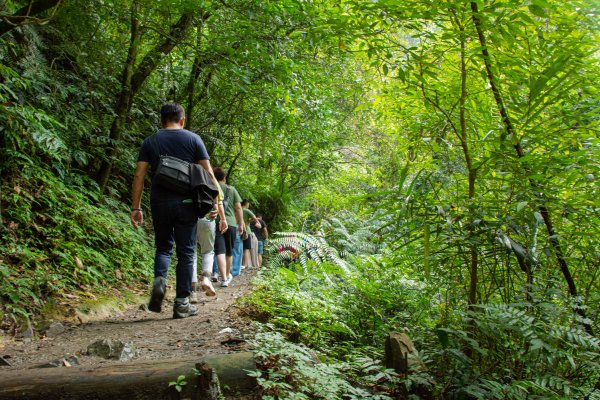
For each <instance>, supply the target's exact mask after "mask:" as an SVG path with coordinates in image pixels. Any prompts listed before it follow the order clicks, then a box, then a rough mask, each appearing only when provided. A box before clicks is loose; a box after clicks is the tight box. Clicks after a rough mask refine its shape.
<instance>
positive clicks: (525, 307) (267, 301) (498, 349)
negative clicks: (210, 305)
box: [246, 233, 600, 399]
mask: <svg viewBox="0 0 600 400" xmlns="http://www.w3.org/2000/svg"><path fill="white" fill-rule="evenodd" d="M279 236H280V237H279V238H277V239H275V240H274V241H273V243H271V246H270V249H271V251H272V252H277V255H276V256H275V257H273V255H269V256H270V257H272V258H271V260H270V263H268V264H267V267H266V268H265V269H263V271H262V274H261V283H260V284H259V285H260V286H259V288H258V290H256V291H254V293H252V295H251V296H250V297H249V298H248V299H247V300H246V301H247V304H250V305H252V306H253V307H255V308H256V309H257V310H258V313H259V314H260V315H261V317H262V320H263V322H264V321H265V320H266V321H268V323H269V326H271V327H272V328H273V329H275V330H277V331H278V332H281V333H282V334H283V335H284V337H286V338H287V339H288V340H291V341H293V342H301V343H302V345H292V344H291V343H285V344H284V343H282V342H281V341H282V340H283V339H281V338H277V339H273V337H272V335H273V334H269V335H271V336H269V338H268V340H267V339H264V338H263V339H264V340H263V341H262V342H261V345H260V347H259V348H260V349H261V351H263V352H264V353H265V354H266V355H265V356H264V357H266V360H267V361H265V362H266V365H267V370H268V371H267V372H268V373H267V375H262V376H261V377H263V378H264V379H266V381H265V382H262V383H261V384H262V385H263V388H265V390H266V392H265V393H267V394H269V393H271V394H270V395H274V394H273V393H275V395H278V396H280V395H282V394H281V393H288V394H289V395H290V396H292V394H290V393H293V394H294V396H296V395H297V396H300V397H293V396H292V397H284V398H305V397H302V396H304V395H307V393H311V395H313V396H318V394H314V393H313V392H312V391H311V390H312V389H310V388H306V387H304V386H302V385H301V383H299V382H297V381H296V380H295V378H294V379H292V378H289V375H290V374H292V372H291V371H293V372H294V374H296V375H294V376H301V377H304V378H303V379H307V380H308V381H311V379H312V378H310V377H306V376H305V375H306V374H309V372H307V371H304V372H298V371H297V370H298V369H309V370H310V368H312V366H307V361H306V357H308V356H306V354H311V353H310V352H308V353H306V352H307V351H308V350H306V348H305V347H304V346H308V347H310V348H313V349H319V351H320V352H321V354H323V355H325V356H326V357H328V360H329V361H330V365H328V366H327V368H332V365H336V367H335V371H337V372H334V371H331V370H328V371H325V370H322V371H320V373H321V374H323V375H327V374H329V376H337V377H339V376H338V375H336V373H338V372H340V373H341V371H345V372H344V374H346V373H349V372H348V371H346V370H344V368H342V367H340V365H341V364H343V363H351V362H352V360H353V359H357V356H356V355H357V354H359V353H361V352H363V353H364V352H367V353H368V355H369V356H370V357H374V359H375V360H376V359H377V358H380V357H381V353H382V349H383V340H384V338H385V336H386V334H387V333H388V332H390V331H408V332H409V335H410V336H411V338H412V339H413V341H414V342H415V343H416V345H417V348H418V349H419V350H420V351H419V355H420V357H421V361H423V363H422V364H421V367H422V368H421V369H419V370H414V371H411V373H410V374H408V375H407V376H403V377H399V379H398V380H397V382H401V383H402V384H403V385H404V387H405V388H407V390H409V392H410V388H411V386H413V385H420V386H421V387H423V386H425V387H428V388H430V389H431V392H432V393H433V394H434V396H435V397H436V398H453V399H462V398H475V399H526V398H527V399H542V398H552V399H570V398H584V397H585V396H587V395H589V394H590V393H592V392H593V391H594V385H595V383H596V382H598V379H599V378H600V363H599V362H598V358H597V354H598V352H599V350H600V347H599V343H600V342H599V341H598V339H596V338H594V337H593V336H590V335H589V334H587V333H586V332H585V331H583V330H582V329H580V328H579V326H578V324H577V321H576V320H575V318H574V316H573V313H572V312H571V307H572V305H571V304H570V302H569V301H568V299H567V298H565V297H564V296H561V295H560V292H558V291H552V292H543V291H542V290H541V289H538V288H532V290H535V291H534V292H531V293H527V294H526V295H524V299H523V301H522V302H521V303H516V304H503V303H498V304H481V305H479V306H477V309H476V310H471V311H468V312H467V311H461V309H460V308H458V307H456V306H454V304H455V301H454V300H451V299H447V298H446V296H447V294H445V292H444V291H445V290H446V289H445V288H444V287H443V286H439V285H433V284H429V283H427V282H422V281H421V280H413V279H410V277H411V276H415V275H417V273H418V272H416V271H415V269H414V268H413V265H412V264H411V262H412V260H411V259H410V258H404V259H403V258H402V257H399V256H398V255H397V254H392V255H385V254H383V255H374V256H369V257H364V256H363V257H354V258H352V259H351V262H348V261H346V260H341V259H339V260H341V261H343V262H342V263H340V262H336V261H334V260H336V258H335V257H333V258H331V257H328V256H327V254H336V257H337V253H336V252H335V250H334V249H331V248H329V247H330V246H329V245H328V244H327V242H326V241H325V240H324V239H323V238H315V237H313V236H311V235H307V234H298V233H290V234H281V235H279ZM282 246H283V248H284V251H290V250H289V249H288V250H285V247H286V246H287V247H290V246H291V247H292V248H294V251H293V252H292V253H293V255H294V257H293V258H289V257H288V258H287V259H285V257H283V256H281V253H282V251H280V250H281V248H282ZM307 249H312V250H310V252H309V251H308V250H307ZM303 254H304V255H305V257H302V255H303ZM310 254H313V255H310ZM342 265H343V267H342ZM458 304H459V307H460V304H461V303H460V302H459V303H458ZM448 307H452V309H449V310H446V308H448ZM440 310H443V312H440ZM436 326H437V327H436ZM267 336H268V335H267ZM288 346H289V347H288ZM301 349H302V350H301ZM278 352H279V353H278ZM298 352H299V353H300V354H304V355H303V356H302V357H301V356H299V355H297V354H296V353H298ZM280 353H281V354H288V353H291V354H293V355H294V356H293V357H292V358H291V359H289V358H286V357H287V356H280V357H279V358H277V357H275V356H274V355H275V354H280ZM294 357H295V358H294ZM309 364H310V363H309ZM344 365H348V364H344ZM269 368H271V369H269ZM320 368H325V367H320ZM311 371H312V372H310V373H314V371H313V370H311ZM292 375H293V374H292ZM359 375H360V374H359V373H357V371H355V372H354V373H349V375H346V376H353V377H354V378H353V379H357V378H356V376H359ZM307 376H308V375H307ZM332 379H333V378H332ZM335 379H337V378H335ZM307 385H308V384H307ZM366 386H368V384H366ZM330 387H336V388H337V387H339V385H338V384H337V383H336V384H331V385H330ZM363 387H364V386H363ZM285 390H288V392H285ZM336 390H337V389H336ZM340 390H341V389H340ZM298 391H299V392H300V393H302V394H301V395H300V394H297V392H298ZM347 396H350V395H347ZM267 398H268V397H267ZM315 398H319V397H315ZM331 398H335V397H331ZM338 398H340V397H338ZM415 398H416V397H415Z"/></svg>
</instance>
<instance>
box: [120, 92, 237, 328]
mask: <svg viewBox="0 0 600 400" xmlns="http://www.w3.org/2000/svg"><path fill="white" fill-rule="evenodd" d="M160 116H161V126H162V128H161V129H159V130H158V131H157V132H156V134H155V135H152V136H149V137H147V138H146V139H144V141H143V143H142V145H141V146H140V150H139V155H138V159H137V165H136V169H135V173H134V176H133V184H132V207H131V222H132V224H133V226H134V228H135V229H137V228H138V227H139V226H140V225H141V224H142V223H143V222H144V218H143V214H142V209H141V202H142V194H143V191H144V178H145V176H146V174H147V173H148V170H150V171H151V175H152V176H153V177H154V174H155V172H156V169H157V166H158V164H159V162H160V156H161V155H168V156H173V157H177V158H179V159H181V160H183V161H187V162H190V163H198V164H200V165H201V166H202V167H203V168H204V169H205V170H206V171H207V172H208V174H209V176H210V177H211V179H213V180H214V181H215V184H217V181H216V179H215V176H214V174H213V171H212V168H211V166H210V162H209V156H208V152H207V151H206V147H205V146H204V142H203V141H202V139H201V138H200V136H198V135H197V134H195V133H193V132H190V131H188V130H186V129H183V126H184V122H185V113H184V110H183V107H182V106H181V105H179V104H176V103H168V104H164V105H163V106H162V107H161V110H160ZM217 186H218V185H217ZM190 197H191V196H190V195H185V194H179V193H177V192H175V191H173V190H171V189H168V188H166V187H164V186H161V185H159V184H153V185H152V189H151V192H150V208H151V210H152V224H153V228H154V245H155V248H156V252H155V255H154V282H153V284H152V294H151V296H150V301H149V304H148V309H149V310H150V311H152V312H157V313H159V312H161V309H162V302H163V299H164V297H165V292H166V290H167V272H168V270H169V265H170V263H171V256H172V255H173V242H175V245H176V251H177V267H176V270H175V276H176V283H175V303H174V304H173V318H186V317H190V316H193V315H196V314H198V308H197V307H196V306H195V305H193V304H191V302H190V300H189V297H190V293H191V290H192V273H193V262H194V253H195V248H196V231H197V226H196V224H197V221H198V217H197V215H196V210H195V208H194V204H193V200H192V199H191V198H190ZM220 208H222V206H221V207H220ZM220 228H226V221H225V222H223V223H222V224H221V225H220Z"/></svg>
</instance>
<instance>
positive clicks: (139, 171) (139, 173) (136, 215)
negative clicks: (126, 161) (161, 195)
mask: <svg viewBox="0 0 600 400" xmlns="http://www.w3.org/2000/svg"><path fill="white" fill-rule="evenodd" d="M149 166H150V164H149V163H148V162H146V161H138V162H137V165H136V167H135V172H134V174H133V183H132V184H131V223H132V224H133V227H134V228H135V229H137V228H138V227H139V226H140V225H142V223H143V222H144V216H143V215H142V193H144V178H145V177H146V174H147V173H148V167H149Z"/></svg>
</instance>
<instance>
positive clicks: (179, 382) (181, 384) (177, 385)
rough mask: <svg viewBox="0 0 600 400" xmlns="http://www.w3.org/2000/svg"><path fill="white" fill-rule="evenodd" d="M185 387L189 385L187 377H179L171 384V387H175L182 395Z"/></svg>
mask: <svg viewBox="0 0 600 400" xmlns="http://www.w3.org/2000/svg"><path fill="white" fill-rule="evenodd" d="M185 385H187V381H186V377H185V375H179V376H178V377H177V379H176V380H174V381H171V382H169V387H174V388H175V390H177V391H178V392H180V393H181V391H182V390H183V387H184V386H185Z"/></svg>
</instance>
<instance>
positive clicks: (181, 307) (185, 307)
mask: <svg viewBox="0 0 600 400" xmlns="http://www.w3.org/2000/svg"><path fill="white" fill-rule="evenodd" d="M193 315H198V307H196V306H195V305H193V304H192V303H190V300H189V298H186V299H185V300H183V301H180V300H177V299H175V304H173V318H187V317H191V316H193Z"/></svg>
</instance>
